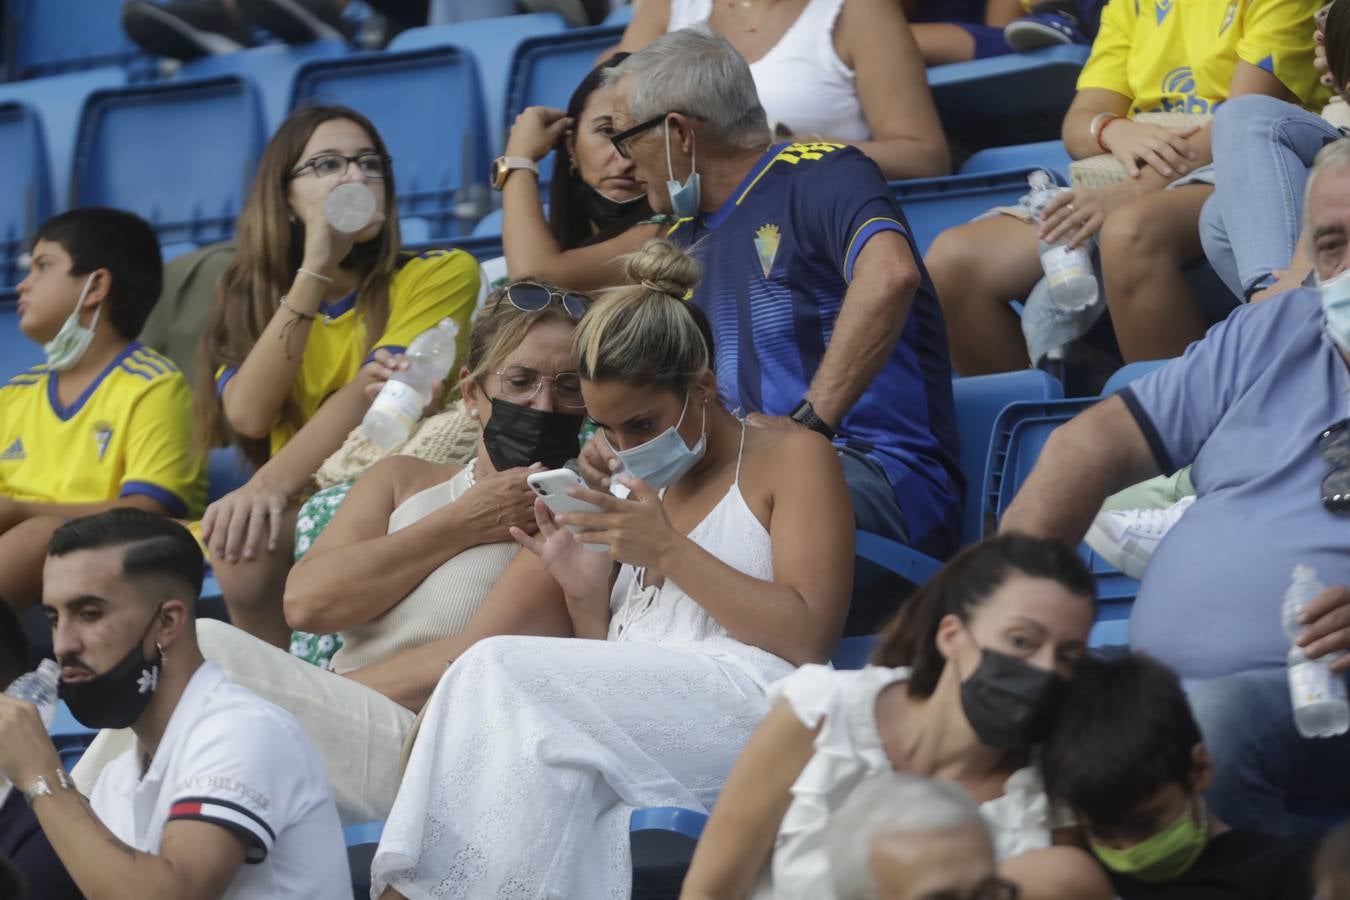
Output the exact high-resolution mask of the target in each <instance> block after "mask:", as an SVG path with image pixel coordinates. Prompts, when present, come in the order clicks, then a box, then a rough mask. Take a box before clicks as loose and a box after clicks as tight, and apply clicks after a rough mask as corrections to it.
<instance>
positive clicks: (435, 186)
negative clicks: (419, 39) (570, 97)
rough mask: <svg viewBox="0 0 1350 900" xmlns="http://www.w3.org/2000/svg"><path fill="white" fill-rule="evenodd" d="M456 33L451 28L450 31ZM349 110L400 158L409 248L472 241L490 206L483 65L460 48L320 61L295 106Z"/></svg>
mask: <svg viewBox="0 0 1350 900" xmlns="http://www.w3.org/2000/svg"><path fill="white" fill-rule="evenodd" d="M446 27H450V26H446ZM307 101H317V102H321V103H343V104H346V105H348V106H351V107H353V108H354V109H356V110H358V111H359V112H361V113H364V114H365V115H366V116H367V117H368V118H369V119H370V120H371V121H372V122H374V123H375V127H376V128H378V129H379V131H380V134H381V135H382V136H383V137H384V141H385V143H386V144H387V145H388V147H389V153H390V155H392V156H393V158H394V176H395V182H394V183H395V185H396V187H397V189H398V204H399V210H398V211H399V218H400V226H401V228H402V229H403V237H404V240H405V241H406V242H409V243H420V242H425V241H429V240H435V239H440V238H447V237H454V236H458V235H467V234H468V233H469V229H470V228H471V227H472V224H473V222H474V221H476V220H477V219H478V217H479V216H480V215H481V214H482V212H483V211H484V210H483V209H481V207H484V206H486V200H487V185H486V182H487V171H488V159H489V157H488V142H487V133H486V131H487V120H486V118H485V116H484V112H483V99H482V87H481V83H480V81H479V76H478V66H477V64H476V63H475V62H474V59H473V57H472V56H470V55H469V54H466V53H464V52H463V51H461V50H459V49H457V48H455V47H446V46H442V47H429V48H426V49H422V50H407V51H402V52H397V53H395V52H385V53H363V54H358V55H354V56H349V57H346V58H345V59H333V60H314V61H311V62H308V63H306V64H305V65H303V66H302V67H301V68H300V71H299V72H298V73H297V74H296V77H295V98H294V104H300V103H304V102H307Z"/></svg>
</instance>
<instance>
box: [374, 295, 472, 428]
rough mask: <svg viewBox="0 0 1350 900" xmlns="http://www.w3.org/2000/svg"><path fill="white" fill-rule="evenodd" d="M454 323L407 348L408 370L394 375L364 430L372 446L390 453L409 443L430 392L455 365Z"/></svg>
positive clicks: (433, 330) (428, 332)
mask: <svg viewBox="0 0 1350 900" xmlns="http://www.w3.org/2000/svg"><path fill="white" fill-rule="evenodd" d="M458 334H459V326H458V325H457V324H455V320H454V319H441V321H440V322H438V323H436V327H435V328H429V329H427V330H426V331H424V332H422V333H421V334H419V335H418V336H417V337H415V338H413V342H412V343H411V344H410V345H409V346H408V351H407V354H406V355H407V357H408V363H409V365H408V368H406V369H404V370H402V371H399V372H395V373H394V374H393V375H392V376H391V377H390V379H389V380H388V381H386V382H385V383H384V387H382V388H381V389H380V393H379V396H377V397H376V398H375V402H374V403H372V404H370V409H369V410H368V411H367V412H366V417H365V418H364V419H363V420H361V429H362V431H364V432H365V435H366V437H368V438H370V440H371V443H373V444H375V446H377V447H379V448H380V449H382V450H390V449H392V448H394V447H397V446H398V445H399V444H401V443H403V442H404V441H406V440H407V439H408V438H409V437H410V436H411V435H412V431H413V427H414V426H416V425H417V422H418V420H419V419H421V418H422V410H424V409H426V407H427V404H428V403H430V402H431V391H432V388H434V387H435V386H436V384H437V383H438V382H441V381H444V380H445V378H446V376H447V375H449V374H450V367H451V366H453V365H454V364H455V337H456V335H458Z"/></svg>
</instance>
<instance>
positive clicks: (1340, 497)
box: [1317, 419, 1350, 513]
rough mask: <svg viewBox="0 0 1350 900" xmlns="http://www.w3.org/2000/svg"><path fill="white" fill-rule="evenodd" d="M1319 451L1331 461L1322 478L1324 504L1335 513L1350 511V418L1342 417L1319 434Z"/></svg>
mask: <svg viewBox="0 0 1350 900" xmlns="http://www.w3.org/2000/svg"><path fill="white" fill-rule="evenodd" d="M1317 452H1318V453H1320V454H1322V458H1323V459H1325V460H1326V461H1327V462H1329V463H1331V471H1330V472H1328V473H1327V477H1325V478H1323V479H1322V505H1323V506H1324V507H1326V508H1327V509H1328V510H1330V511H1331V512H1334V513H1343V512H1350V419H1341V420H1340V421H1339V422H1337V423H1335V424H1334V425H1332V426H1330V427H1329V428H1327V430H1326V431H1324V432H1322V433H1321V434H1320V435H1318V436H1317Z"/></svg>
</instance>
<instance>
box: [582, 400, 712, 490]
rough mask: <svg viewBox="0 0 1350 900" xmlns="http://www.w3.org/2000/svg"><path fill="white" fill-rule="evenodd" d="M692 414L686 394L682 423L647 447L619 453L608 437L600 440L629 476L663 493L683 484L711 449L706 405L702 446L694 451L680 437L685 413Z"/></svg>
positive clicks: (700, 433) (705, 404)
mask: <svg viewBox="0 0 1350 900" xmlns="http://www.w3.org/2000/svg"><path fill="white" fill-rule="evenodd" d="M688 411H689V395H688V394H685V396H684V409H682V410H681V411H680V419H679V421H678V422H676V423H675V424H674V425H672V426H670V427H669V428H667V429H666V430H665V431H663V432H661V433H660V434H658V435H657V436H656V437H654V438H652V439H651V440H650V441H647V442H646V443H645V444H639V445H638V446H636V447H630V448H629V449H627V450H615V449H614V448H613V447H612V446H610V445H609V439H608V438H606V437H605V435H604V432H601V433H600V437H601V438H603V439H604V441H605V445H606V446H609V449H610V451H611V452H612V453H613V454H614V455H615V456H617V457H618V458H619V461H620V462H622V463H623V465H624V470H625V472H626V473H627V474H628V475H631V476H632V477H634V478H641V479H642V480H643V481H645V482H647V484H649V485H650V486H651V487H654V488H656V489H657V490H660V489H661V488H664V487H670V486H671V485H672V484H674V483H675V482H676V481H679V480H680V476H682V475H683V474H684V473H685V472H688V471H689V470H690V469H692V468H693V467H694V464H695V463H697V462H698V461H699V460H700V459H702V458H703V453H704V451H705V450H707V449H708V405H707V403H706V402H705V403H704V404H703V425H702V426H701V430H700V432H699V437H698V443H696V444H694V446H692V447H690V446H689V445H688V444H686V443H685V442H684V438H682V437H680V431H679V428H680V425H681V424H682V423H683V422H684V416H685V413H687V412H688Z"/></svg>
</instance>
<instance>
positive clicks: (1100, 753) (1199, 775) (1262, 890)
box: [1041, 654, 1312, 900]
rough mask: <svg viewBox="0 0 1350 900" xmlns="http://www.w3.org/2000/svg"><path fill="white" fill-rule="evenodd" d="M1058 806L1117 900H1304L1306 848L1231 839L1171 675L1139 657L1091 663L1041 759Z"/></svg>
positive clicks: (1249, 837)
mask: <svg viewBox="0 0 1350 900" xmlns="http://www.w3.org/2000/svg"><path fill="white" fill-rule="evenodd" d="M1041 766H1042V771H1043V772H1044V773H1045V785H1046V791H1047V792H1048V793H1049V795H1050V798H1051V801H1052V802H1053V803H1055V804H1056V805H1057V806H1059V807H1060V808H1061V809H1063V810H1064V811H1066V812H1070V813H1072V814H1073V816H1074V818H1075V819H1076V820H1077V821H1078V823H1079V824H1080V825H1081V827H1082V828H1083V830H1084V832H1085V833H1086V836H1087V839H1088V842H1089V845H1090V846H1091V848H1092V851H1093V853H1094V855H1095V856H1096V857H1097V859H1098V861H1099V862H1100V863H1101V864H1102V865H1103V866H1104V867H1105V868H1106V870H1107V873H1108V875H1109V877H1110V879H1111V883H1112V886H1113V887H1114V888H1115V889H1116V891H1117V893H1118V894H1119V896H1120V898H1121V900H1173V898H1176V900H1182V898H1184V900H1246V898H1250V900H1307V898H1308V897H1309V896H1311V894H1312V887H1311V885H1310V881H1309V867H1310V863H1311V852H1310V848H1308V847H1306V846H1304V845H1302V844H1301V843H1298V842H1296V841H1291V840H1285V839H1281V838H1277V837H1271V836H1267V835H1263V834H1259V833H1256V832H1250V831H1243V830H1240V829H1234V828H1229V827H1228V825H1226V824H1225V823H1224V822H1223V821H1222V820H1220V819H1219V818H1218V817H1217V816H1216V815H1214V813H1213V811H1211V810H1210V809H1209V808H1208V807H1207V805H1206V803H1205V798H1204V794H1205V791H1206V790H1207V789H1208V787H1209V784H1210V782H1211V781H1212V780H1213V778H1214V764H1213V762H1212V761H1211V760H1210V757H1209V754H1208V752H1206V750H1205V745H1204V743H1203V742H1202V740H1201V736H1200V729H1199V728H1198V727H1197V726H1196V724H1195V719H1194V718H1192V716H1191V711H1190V706H1189V705H1188V704H1187V701H1186V695H1185V693H1184V692H1183V691H1182V689H1181V683H1180V681H1179V680H1178V679H1177V677H1176V675H1175V674H1174V673H1173V672H1172V671H1171V670H1170V669H1168V668H1167V667H1166V666H1164V665H1162V664H1161V663H1159V662H1156V661H1154V660H1153V659H1150V658H1149V657H1147V656H1143V655H1138V654H1136V655H1133V656H1128V657H1124V658H1122V659H1117V660H1112V661H1106V662H1102V661H1089V662H1087V663H1085V664H1084V665H1082V666H1081V667H1080V668H1079V670H1078V677H1077V678H1075V679H1074V681H1073V682H1072V684H1070V685H1069V687H1068V689H1067V693H1066V694H1065V696H1064V698H1063V702H1062V703H1061V704H1060V707H1059V715H1058V717H1057V718H1056V721H1055V725H1054V729H1053V731H1052V732H1051V735H1050V737H1049V738H1048V739H1047V741H1046V743H1045V746H1044V748H1043V755H1042V758H1041Z"/></svg>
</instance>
